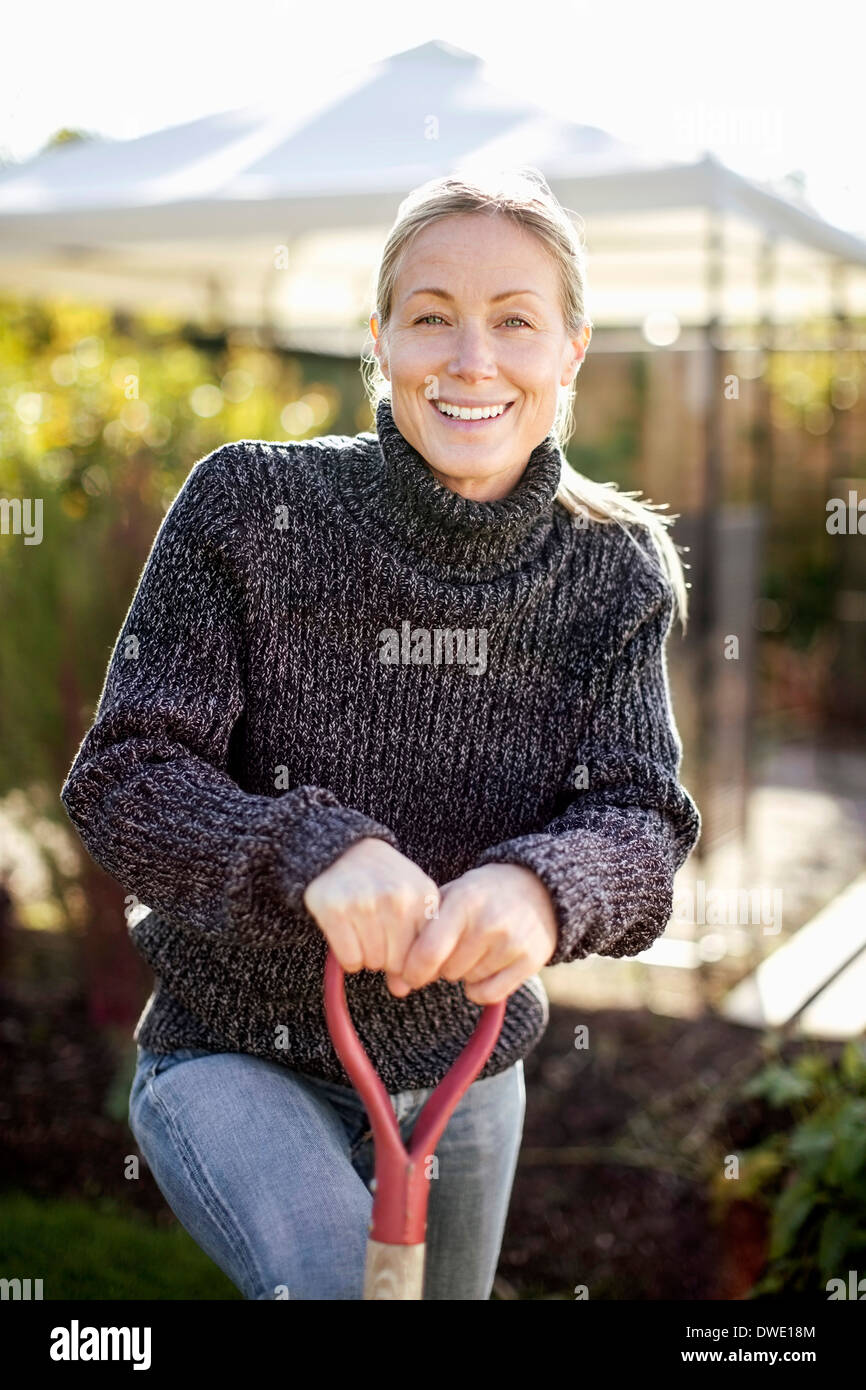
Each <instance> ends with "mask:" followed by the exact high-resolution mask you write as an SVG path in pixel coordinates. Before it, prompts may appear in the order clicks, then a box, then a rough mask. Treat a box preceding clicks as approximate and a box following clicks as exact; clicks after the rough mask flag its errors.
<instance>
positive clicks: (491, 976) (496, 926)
mask: <svg viewBox="0 0 866 1390" xmlns="http://www.w3.org/2000/svg"><path fill="white" fill-rule="evenodd" d="M557 939H558V938H557V920H556V913H555V910H554V906H553V902H552V900H551V898H550V894H549V893H548V891H547V888H546V887H545V885H544V884H543V883H542V881H541V879H540V878H539V877H538V876H537V874H534V873H533V872H532V870H531V869H526V868H524V867H523V866H522V865H519V864H482V865H481V866H480V867H479V868H477V869H470V870H469V871H468V873H465V874H462V875H461V877H460V878H455V879H452V880H451V882H450V883H446V884H445V885H444V886H443V887H442V889H441V890H440V903H439V911H438V914H436V916H435V917H433V918H432V919H431V920H430V921H428V922H426V923H424V925H423V926H422V929H421V930H420V932H419V933H418V935H417V936H416V938H415V940H414V942H413V944H412V945H411V947H410V950H409V953H408V955H407V957H406V961H405V964H404V965H403V967H402V970H400V972H399V978H397V979H395V980H394V981H393V982H392V981H389V985H390V988H391V993H392V994H403V995H405V994H408V993H409V991H410V989H421V988H422V986H423V985H426V984H429V983H430V982H431V981H432V980H436V979H439V978H440V977H441V978H443V979H446V980H463V981H464V992H465V994H466V997H467V999H471V1000H472V1002H473V1003H475V1004H496V1003H498V1002H499V1001H500V1000H501V999H506V998H507V997H508V995H509V994H512V993H513V992H514V990H516V989H518V988H519V986H520V985H522V984H523V981H524V980H528V979H529V977H530V975H534V974H535V972H536V971H537V970H538V969H539V968H540V967H541V966H542V965H546V964H547V962H548V960H549V959H550V957H551V956H552V955H553V952H554V951H555V949H556V943H557Z"/></svg>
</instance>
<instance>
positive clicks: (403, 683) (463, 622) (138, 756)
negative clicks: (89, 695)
mask: <svg viewBox="0 0 866 1390" xmlns="http://www.w3.org/2000/svg"><path fill="white" fill-rule="evenodd" d="M370 327H371V333H372V337H373V339H374V348H373V355H372V356H371V357H370V358H369V359H368V360H367V365H368V366H369V367H372V368H373V370H374V371H375V372H377V373H378V374H379V376H378V380H377V381H374V382H372V383H370V384H371V385H372V387H373V403H374V405H375V418H376V426H377V428H376V432H375V433H372V432H367V431H365V432H362V433H360V434H359V435H357V436H354V437H348V436H328V437H325V438H319V439H313V440H307V441H303V442H301V443H270V442H265V441H261V440H241V441H240V442H239V443H236V444H227V445H225V446H223V447H221V448H218V449H216V450H215V451H214V452H213V453H212V454H210V455H208V456H207V457H206V458H204V459H201V460H200V461H199V462H198V463H197V464H196V465H195V467H194V468H193V469H192V471H191V473H190V475H189V477H188V478H187V480H186V482H185V483H184V485H183V487H182V488H181V489H180V492H179V493H178V495H177V497H176V498H175V500H174V502H173V504H172V506H171V508H170V509H169V512H168V514H167V515H166V517H165V518H164V520H163V522H162V525H161V526H160V529H159V532H158V534H157V536H156V538H155V540H154V543H153V546H152V549H151V553H150V555H149V557H148V560H147V563H146V566H145V568H144V571H143V574H142V576H141V579H140V582H139V586H138V589H137V591H136V594H135V596H134V598H133V601H132V604H131V606H130V609H129V612H128V613H127V616H126V619H125V621H124V624H123V627H122V629H121V632H120V634H119V637H118V640H117V644H116V646H115V649H114V652H113V654H112V657H111V660H110V663H109V667H108V671H107V674H106V678H105V684H104V687H103V690H102V694H101V697H100V701H99V707H98V710H97V715H96V719H95V722H94V724H93V726H92V728H91V729H90V730H89V731H88V733H87V734H86V735H85V737H84V739H83V741H82V744H81V747H80V749H79V751H78V754H77V756H76V759H75V762H74V763H73V766H72V768H71V770H70V773H69V776H68V778H67V780H66V783H65V785H64V787H63V789H62V792H61V797H62V800H63V803H64V805H65V807H66V809H67V811H68V814H69V816H70V818H71V819H72V821H73V823H74V824H75V826H76V827H77V829H78V831H79V833H80V835H81V838H82V840H83V842H84V844H85V845H86V846H87V848H88V850H89V851H90V853H91V854H92V856H93V857H94V858H95V859H96V860H97V861H98V862H99V863H100V864H102V865H103V866H104V867H105V868H106V869H107V870H108V871H109V872H110V873H112V874H113V875H114V876H115V877H116V878H117V879H118V880H119V881H120V883H122V884H123V886H124V887H125V888H126V890H127V892H128V893H130V894H132V895H133V897H134V902H135V903H136V904H140V905H141V907H142V908H144V906H145V905H146V907H147V908H149V909H150V911H149V912H146V913H145V914H144V915H140V914H138V913H136V914H135V915H136V920H135V922H134V923H133V924H132V925H131V927H130V930H131V934H132V937H133V940H134V941H135V944H136V945H137V947H138V948H139V950H141V951H142V953H143V954H144V956H145V957H146V959H147V960H148V961H149V963H150V965H151V967H152V968H153V971H154V974H155V976H156V988H155V990H154V993H153V994H152V995H151V998H150V999H149V1000H148V1003H147V1006H146V1008H145V1011H144V1013H143V1014H142V1017H141V1019H140V1020H139V1023H138V1026H137V1028H136V1031H135V1038H136V1040H137V1042H138V1046H139V1054H138V1068H137V1072H136V1075H135V1080H134V1084H133V1087H132V1092H131V1097H130V1124H131V1127H132V1130H133V1133H134V1135H135V1137H136V1140H137V1142H138V1144H139V1147H140V1149H141V1152H142V1153H143V1155H144V1156H145V1158H146V1160H147V1162H148V1164H149V1166H150V1168H151V1170H152V1172H153V1174H154V1177H155V1179H156V1181H157V1183H158V1184H159V1186H160V1188H161V1190H162V1192H163V1193H164V1195H165V1197H166V1200H167V1201H168V1202H169V1204H170V1205H171V1206H172V1208H173V1210H174V1211H175V1213H176V1214H177V1216H178V1218H179V1220H180V1221H181V1222H182V1223H183V1225H184V1226H185V1227H186V1228H187V1229H188V1230H189V1231H190V1232H191V1234H192V1235H193V1236H194V1238H195V1239H196V1240H197V1241H198V1242H199V1244H200V1245H201V1246H202V1248H203V1249H204V1250H206V1251H207V1252H208V1254H209V1255H210V1256H211V1257H212V1258H213V1259H214V1260H215V1261H216V1262H217V1264H219V1265H220V1266H221V1267H222V1268H223V1269H224V1270H225V1271H226V1273H227V1274H228V1275H229V1277H230V1278H231V1279H232V1280H233V1281H234V1282H235V1284H236V1285H237V1286H238V1288H240V1289H241V1290H242V1292H243V1293H244V1295H245V1296H246V1297H247V1298H251V1299H269V1298H279V1297H288V1298H299V1299H359V1298H360V1297H361V1294H362V1286H363V1266H364V1253H365V1244H366V1237H367V1227H368V1222H369V1217H370V1210H371V1205H372V1197H371V1190H370V1182H371V1178H372V1157H373V1155H372V1150H371V1134H370V1130H369V1128H368V1124H367V1117H366V1115H365V1114H364V1111H363V1108H362V1106H361V1103H360V1101H359V1099H358V1097H357V1095H356V1093H355V1091H354V1089H353V1088H352V1086H351V1083H350V1082H349V1078H348V1076H347V1075H346V1073H345V1071H344V1070H343V1068H342V1065H341V1063H340V1062H339V1059H338V1058H337V1056H336V1054H335V1052H334V1050H333V1047H332V1045H331V1042H330V1038H329V1035H328V1032H327V1027H326V1023H325V1018H324V1013H323V1005H322V976H323V967H324V960H325V956H326V952H327V947H328V944H329V943H330V945H331V947H332V948H333V950H334V952H335V954H336V955H337V957H338V959H339V961H340V963H341V964H342V965H343V967H344V969H345V970H346V971H347V972H350V973H349V974H347V977H346V986H347V998H348V1003H349V1007H350V1010H351V1014H352V1017H353V1020H354V1023H355V1026H356V1028H357V1031H358V1033H359V1035H360V1037H361V1041H362V1043H363V1044H364V1046H365V1048H366V1050H367V1052H368V1054H369V1055H370V1057H371V1060H372V1061H373V1064H374V1065H375V1067H376V1069H377V1071H378V1072H379V1075H380V1076H381V1078H382V1080H383V1082H384V1084H385V1086H386V1089H387V1090H388V1092H389V1093H390V1095H391V1097H392V1102H393V1105H394V1109H395V1112H396V1114H397V1116H398V1118H399V1120H400V1123H401V1127H402V1130H403V1134H404V1138H408V1137H409V1135H410V1133H411V1129H412V1125H413V1123H414V1120H415V1117H416V1116H417V1114H418V1113H419V1111H420V1109H421V1108H422V1106H423V1104H424V1102H425V1101H426V1099H427V1097H428V1096H429V1094H430V1092H431V1091H432V1089H433V1088H434V1087H435V1085H436V1084H437V1082H438V1081H439V1080H440V1079H441V1078H442V1076H443V1075H444V1074H445V1072H446V1071H447V1069H448V1068H449V1066H450V1064H451V1062H452V1061H453V1060H454V1058H455V1057H456V1056H457V1054H458V1053H459V1052H460V1051H461V1050H462V1048H463V1046H464V1044H465V1043H466V1041H467V1039H468V1038H469V1036H470V1034H471V1033H472V1032H473V1030H474V1027H475V1024H476V1022H477V1019H478V1017H479V1013H480V1007H481V1006H482V1005H485V1004H488V1003H493V1002H496V1001H499V1000H504V999H505V1000H507V1007H506V1014H505V1021H504V1024H503V1028H502V1032H501V1035H500V1037H499V1040H498V1042H497V1045H496V1048H495V1049H494V1051H493V1053H492V1054H491V1056H490V1058H489V1059H488V1062H487V1063H486V1065H485V1067H484V1069H483V1071H482V1072H481V1073H480V1074H479V1077H478V1079H477V1080H476V1081H475V1082H474V1083H473V1085H472V1086H471V1087H470V1088H469V1090H468V1091H467V1093H466V1095H465V1096H464V1098H463V1100H462V1101H461V1103H460V1105H459V1106H458V1108H457V1110H456V1111H455V1113H454V1116H453V1118H452V1120H451V1121H450V1123H449V1125H448V1128H447V1130H446V1132H445V1135H444V1137H443V1139H442V1140H441V1142H440V1145H439V1148H438V1150H437V1155H436V1158H437V1164H436V1165H435V1166H434V1169H433V1172H434V1176H433V1177H431V1191H430V1204H429V1218H428V1232H427V1234H428V1241H427V1264H426V1272H425V1285H424V1297H425V1298H428V1299H488V1298H489V1297H490V1294H491V1290H492V1285H493V1279H494V1274H495V1270H496V1264H497V1259H498V1254H499V1248H500V1243H501V1239H502V1234H503V1230H504V1225H505V1218H506V1214H507V1210H508V1203H509V1199H510V1193H511V1185H512V1181H513V1177H514V1171H515V1166H516V1162H517V1154H518V1149H519V1145H520V1138H521V1133H522V1124H523V1114H524V1082H523V1059H524V1058H525V1056H526V1055H527V1053H528V1052H529V1051H530V1050H531V1049H532V1048H533V1047H534V1046H535V1044H536V1043H537V1041H538V1039H539V1037H540V1036H541V1034H542V1033H543V1031H544V1029H545V1026H546V1024H547V1019H548V1010H547V1000H546V996H545V994H544V990H543V988H542V986H541V982H540V980H539V978H538V975H537V971H538V969H539V968H540V967H541V966H543V965H545V964H548V965H549V964H557V963H558V962H563V961H574V960H579V959H581V958H583V957H585V956H586V955H588V954H590V953H591V952H595V953H597V954H600V955H608V956H627V955H634V954H636V953H637V952H639V951H642V950H644V949H645V948H646V947H648V946H649V945H650V943H651V942H652V941H653V940H654V939H655V938H656V937H657V936H658V935H659V934H660V933H661V932H662V931H663V930H664V928H665V925H666V923H667V921H668V918H669V916H670V912H671V909H672V880H673V876H674V873H675V871H676V869H677V868H678V867H679V865H680V864H682V862H683V861H684V859H685V858H686V856H687V855H688V853H689V851H690V850H691V848H692V847H693V845H694V843H695V841H696V839H697V835H698V831H699V824H700V822H699V816H698V812H697V809H696V807H695V805H694V802H693V801H692V800H691V798H690V797H689V795H688V793H687V792H686V791H685V789H684V788H683V787H682V786H681V785H680V784H679V782H678V772H679V766H680V758H681V743H680V740H679V735H678V732H677V730H676V726H675V723H674V720H673V716H672V712H671V709H670V701H669V693H668V683H667V672H666V665H665V655H664V644H665V639H666V636H667V632H668V629H669V625H670V622H671V618H672V614H673V610H674V607H675V606H676V605H678V606H679V611H680V614H681V616H682V617H683V618H684V617H685V585H684V582H683V576H682V569H681V566H680V564H679V558H678V555H677V551H676V547H675V546H674V545H673V542H672V541H671V539H670V537H669V535H668V533H667V531H666V529H665V525H666V524H667V523H669V521H670V518H660V517H659V516H658V515H657V514H656V512H655V511H654V510H653V509H652V508H651V507H650V506H649V505H643V504H641V503H640V502H638V501H637V500H635V498H634V497H633V496H632V495H626V494H622V493H620V492H618V491H617V490H616V489H615V488H614V487H613V486H612V485H608V486H602V485H598V484H594V483H592V482H590V481H589V480H587V479H585V478H582V477H581V476H579V475H578V474H576V473H575V472H573V471H572V470H571V469H570V468H569V466H568V465H567V463H566V461H565V458H564V455H563V453H562V448H561V439H562V438H563V434H562V429H563V423H564V420H565V418H566V415H567V414H568V412H569V410H570V404H571V395H572V392H573V389H574V381H575V378H576V375H577V372H578V370H579V368H580V364H581V362H582V361H583V358H584V356H585V353H586V350H587V346H588V343H589V339H590V333H591V325H590V322H589V319H588V318H587V316H586V314H585V312H584V275H583V259H582V247H581V245H580V243H579V241H578V240H577V238H576V235H575V232H574V229H573V227H572V223H571V221H570V219H569V217H568V216H567V215H566V213H565V211H564V210H563V209H562V208H561V207H560V206H559V204H558V203H557V202H556V200H555V199H554V198H553V196H552V194H551V192H550V190H549V188H548V186H547V184H546V182H545V181H544V179H543V178H542V177H541V176H540V175H539V174H538V173H537V171H534V170H528V171H527V170H524V171H518V173H517V174H516V175H514V176H509V177H506V178H504V179H501V180H499V181H495V182H490V183H488V184H487V185H486V186H484V185H482V186H477V185H474V184H469V183H467V182H465V181H463V180H461V179H456V178H446V179H442V180H437V181H434V182H433V183H431V184H429V185H425V186H424V187H423V188H421V189H419V190H417V191H416V193H415V194H414V195H412V196H411V197H410V198H408V199H407V200H406V201H405V203H404V204H403V205H402V206H401V208H400V211H399V214H398V217H397V221H396V223H395V226H394V227H393V229H392V231H391V233H390V236H389V238H388V241H387V244H386V246H385V250H384V254H383V259H382V264H381V269H380V275H379V281H378V290H377V300H376V311H375V313H374V314H373V315H372V316H371V319H370Z"/></svg>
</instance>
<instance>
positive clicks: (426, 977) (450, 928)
mask: <svg viewBox="0 0 866 1390" xmlns="http://www.w3.org/2000/svg"><path fill="white" fill-rule="evenodd" d="M463 925H464V915H463V912H462V911H461V909H460V907H459V905H456V904H455V901H454V900H453V899H452V900H450V901H449V900H447V899H446V900H445V901H443V902H442V903H441V904H440V908H439V916H438V917H435V918H433V920H432V921H430V922H425V924H424V926H423V927H422V929H421V931H420V932H419V933H418V935H417V936H416V937H415V940H414V941H413V943H412V945H411V947H410V949H409V952H408V954H407V956H406V959H405V960H404V962H403V965H402V967H401V969H400V974H401V975H402V977H403V979H404V980H405V981H406V983H407V984H408V985H409V986H410V987H411V988H412V989H421V988H423V986H424V985H426V984H430V982H431V981H433V980H435V979H437V978H438V976H439V973H440V970H441V967H442V962H443V961H446V960H447V959H448V957H449V956H450V955H451V953H452V951H453V950H454V948H455V946H456V945H457V942H458V940H459V938H460V933H461V932H462V930H463Z"/></svg>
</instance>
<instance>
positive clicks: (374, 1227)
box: [325, 947, 508, 1245]
mask: <svg viewBox="0 0 866 1390" xmlns="http://www.w3.org/2000/svg"><path fill="white" fill-rule="evenodd" d="M507 1002H508V1001H507V1000H505V999H503V1000H501V1001H500V1002H499V1003H498V1004H486V1005H485V1006H484V1011H483V1013H482V1015H481V1017H480V1019H479V1020H478V1024H477V1027H476V1029H475V1032H474V1033H473V1034H472V1037H471V1038H470V1039H469V1041H468V1043H467V1044H466V1046H465V1047H464V1049H463V1051H462V1052H461V1053H460V1056H459V1057H458V1058H457V1060H456V1061H455V1062H454V1063H453V1065H452V1066H451V1068H450V1069H449V1070H448V1071H447V1072H446V1074H445V1076H444V1077H443V1078H442V1080H441V1081H440V1082H439V1085H438V1086H437V1087H436V1088H435V1090H434V1091H433V1093H432V1095H431V1096H430V1098H429V1099H428V1101H427V1103H426V1105H425V1106H424V1109H423V1110H422V1111H421V1114H420V1115H419V1116H418V1119H417V1120H416V1122H415V1126H414V1128H413V1130H412V1138H411V1140H410V1142H409V1148H408V1150H407V1149H406V1147H405V1145H404V1144H403V1139H402V1137H401V1135H400V1129H399V1126H398V1124H397V1119H396V1116H395V1114H394V1110H393V1108H392V1106H391V1101H390V1099H389V1097H388V1092H387V1091H386V1090H385V1087H384V1086H383V1085H382V1081H381V1079H380V1077H379V1076H378V1075H377V1073H376V1072H375V1070H374V1069H373V1065H372V1063H371V1061H370V1059H369V1057H368V1056H367V1054H366V1052H365V1051H364V1048H363V1046H362V1045H361V1040H360V1038H359V1037H358V1034H357V1033H356V1032H355V1028H354V1025H353V1023H352V1019H351V1017H350V1015H349V1006H348V1004H347V1002H346V983H345V976H344V974H343V967H342V966H341V965H340V962H339V961H338V960H337V957H336V956H335V955H334V952H333V951H332V950H331V949H330V947H329V948H328V957H327V960H326V961H325V1017H326V1019H327V1023H328V1032H329V1033H330V1035H331V1041H332V1042H333V1044H334V1050H335V1051H336V1053H337V1056H338V1057H339V1058H340V1061H341V1062H342V1063H343V1066H344V1067H345V1068H346V1071H347V1072H348V1074H349V1076H350V1077H351V1078H352V1081H353V1082H354V1084H355V1088H356V1090H357V1091H358V1094H359V1095H360V1097H361V1099H362V1100H363V1102H364V1106H365V1108H366V1111H367V1114H368V1115H369V1117H370V1124H371V1126H372V1130H373V1145H374V1149H375V1155H376V1165H375V1174H376V1183H375V1189H374V1195H373V1213H372V1223H371V1225H370V1236H371V1238H372V1239H373V1240H376V1241H380V1242H381V1243H382V1244H385V1245H417V1244H419V1243H421V1242H423V1240H424V1237H425V1233H426V1229H427V1199H428V1196H429V1192H430V1189H429V1186H428V1177H427V1172H426V1163H427V1160H428V1159H429V1158H431V1157H432V1155H433V1153H434V1151H435V1149H436V1145H437V1144H438V1143H439V1140H440V1139H441V1137H442V1133H443V1131H444V1129H445V1126H446V1125H447V1123H448V1121H449V1119H450V1118H451V1115H452V1114H453V1112H454V1109H455V1107H456V1106H457V1102H458V1101H459V1100H460V1098H461V1096H463V1095H464V1094H465V1093H466V1091H467V1090H468V1089H469V1087H470V1086H471V1084H472V1082H473V1081H474V1080H475V1078H476V1076H477V1075H478V1073H479V1072H480V1071H481V1069H482V1067H483V1066H484V1064H485V1062H486V1061H487V1059H488V1057H489V1056H490V1054H491V1052H492V1051H493V1049H494V1047H495V1046H496V1040H497V1038H498V1037H499V1033H500V1030H501V1028H502V1020H503V1019H504V1017H505V1006H506V1004H507Z"/></svg>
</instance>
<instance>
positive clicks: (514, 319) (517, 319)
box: [415, 314, 532, 328]
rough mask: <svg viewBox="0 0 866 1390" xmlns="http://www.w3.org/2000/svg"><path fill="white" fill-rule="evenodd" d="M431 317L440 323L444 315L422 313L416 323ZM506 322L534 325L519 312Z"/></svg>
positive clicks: (527, 325) (526, 326) (527, 326)
mask: <svg viewBox="0 0 866 1390" xmlns="http://www.w3.org/2000/svg"><path fill="white" fill-rule="evenodd" d="M429 319H439V321H440V323H441V321H442V315H441V314H422V315H421V317H420V318H419V319H416V320H415V322H416V323H427V321H428V320H429ZM505 322H506V323H520V324H522V325H523V327H524V328H531V327H532V325H531V324H530V323H527V321H526V319H522V318H520V316H519V315H518V314H512V315H510V316H509V318H507V319H506V320H505Z"/></svg>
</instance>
